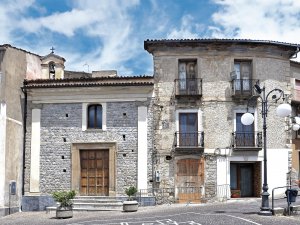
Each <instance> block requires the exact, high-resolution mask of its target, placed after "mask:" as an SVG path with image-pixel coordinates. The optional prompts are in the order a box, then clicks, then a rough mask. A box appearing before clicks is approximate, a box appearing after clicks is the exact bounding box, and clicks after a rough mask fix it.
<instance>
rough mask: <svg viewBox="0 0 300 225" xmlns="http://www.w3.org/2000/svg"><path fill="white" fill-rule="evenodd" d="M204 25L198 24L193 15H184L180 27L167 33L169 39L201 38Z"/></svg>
mask: <svg viewBox="0 0 300 225" xmlns="http://www.w3.org/2000/svg"><path fill="white" fill-rule="evenodd" d="M202 29H203V25H201V24H199V23H198V24H197V23H196V22H195V20H194V18H193V17H192V16H191V15H188V14H187V15H184V16H183V17H182V18H181V25H180V28H179V29H177V28H174V29H173V30H171V31H170V32H169V33H168V34H167V38H168V39H184V38H187V39H195V38H199V33H200V32H201V30H202Z"/></svg>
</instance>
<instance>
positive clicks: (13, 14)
mask: <svg viewBox="0 0 300 225" xmlns="http://www.w3.org/2000/svg"><path fill="white" fill-rule="evenodd" d="M33 3H34V0H12V1H8V0H6V1H1V2H0V30H1V35H0V41H1V43H12V42H13V41H14V40H15V37H14V36H13V35H12V32H13V31H14V29H15V27H16V26H17V24H18V23H19V18H20V17H21V16H22V15H23V13H24V12H26V10H27V9H28V8H29V7H30V6H32V4H33Z"/></svg>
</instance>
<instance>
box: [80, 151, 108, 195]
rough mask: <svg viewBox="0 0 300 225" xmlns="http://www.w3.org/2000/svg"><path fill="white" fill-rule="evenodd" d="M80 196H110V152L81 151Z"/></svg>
mask: <svg viewBox="0 0 300 225" xmlns="http://www.w3.org/2000/svg"><path fill="white" fill-rule="evenodd" d="M80 167H81V180H80V184H81V187H80V194H81V195H101V196H108V188H109V151H108V150H81V151H80Z"/></svg>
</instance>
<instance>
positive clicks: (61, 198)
mask: <svg viewBox="0 0 300 225" xmlns="http://www.w3.org/2000/svg"><path fill="white" fill-rule="evenodd" d="M75 195H76V193H75V191H74V190H72V191H55V192H53V193H52V197H53V199H54V200H55V201H56V202H58V203H59V206H58V207H57V208H56V218H60V219H61V218H62V219H65V218H71V217H73V202H72V199H73V198H74V197H75Z"/></svg>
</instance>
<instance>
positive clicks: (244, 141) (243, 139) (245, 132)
mask: <svg viewBox="0 0 300 225" xmlns="http://www.w3.org/2000/svg"><path fill="white" fill-rule="evenodd" d="M243 114H244V113H237V114H236V132H235V142H236V143H235V144H236V146H239V147H254V146H255V139H254V123H252V124H251V125H244V124H242V122H241V118H242V115H243Z"/></svg>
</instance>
